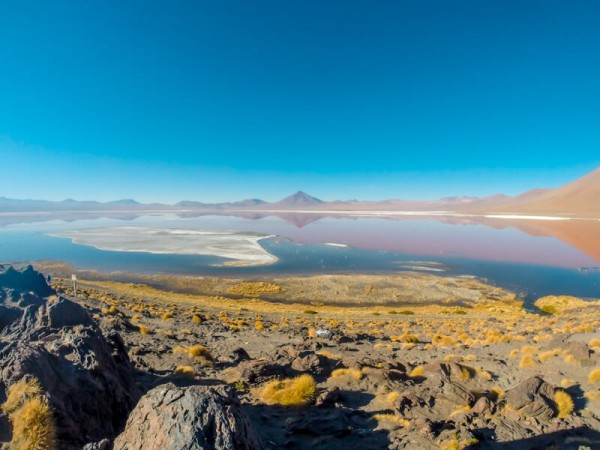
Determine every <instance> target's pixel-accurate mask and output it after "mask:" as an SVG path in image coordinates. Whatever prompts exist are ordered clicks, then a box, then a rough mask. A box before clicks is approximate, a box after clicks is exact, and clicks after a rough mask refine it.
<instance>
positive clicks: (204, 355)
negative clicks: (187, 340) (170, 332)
mask: <svg viewBox="0 0 600 450" xmlns="http://www.w3.org/2000/svg"><path fill="white" fill-rule="evenodd" d="M173 353H183V354H186V355H187V356H188V357H190V358H192V359H195V360H196V361H197V362H199V363H201V364H203V365H205V366H210V365H212V364H213V363H214V358H213V357H212V355H211V354H210V351H209V350H208V349H207V348H206V347H205V346H204V345H200V344H197V345H193V346H191V347H175V348H174V349H173Z"/></svg>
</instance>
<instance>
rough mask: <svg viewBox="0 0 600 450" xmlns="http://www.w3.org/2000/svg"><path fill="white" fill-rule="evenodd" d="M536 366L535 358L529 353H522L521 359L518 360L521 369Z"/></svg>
mask: <svg viewBox="0 0 600 450" xmlns="http://www.w3.org/2000/svg"><path fill="white" fill-rule="evenodd" d="M535 366H536V362H535V359H533V356H531V355H530V354H529V353H527V354H525V355H523V357H522V358H521V361H519V367H520V368H521V369H533V368H535Z"/></svg>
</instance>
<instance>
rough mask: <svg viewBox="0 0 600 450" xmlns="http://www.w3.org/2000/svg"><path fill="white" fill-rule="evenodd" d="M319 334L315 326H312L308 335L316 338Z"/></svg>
mask: <svg viewBox="0 0 600 450" xmlns="http://www.w3.org/2000/svg"><path fill="white" fill-rule="evenodd" d="M316 335H317V330H316V329H315V327H310V328H309V329H308V337H311V338H314V337H315V336H316Z"/></svg>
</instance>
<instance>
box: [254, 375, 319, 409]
mask: <svg viewBox="0 0 600 450" xmlns="http://www.w3.org/2000/svg"><path fill="white" fill-rule="evenodd" d="M316 388H317V383H316V382H315V380H314V378H313V377H311V376H310V375H307V374H304V375H300V376H299V377H296V378H291V379H287V380H276V381H270V382H268V383H266V384H265V385H264V386H263V387H262V389H261V390H260V393H259V397H260V399H261V400H262V401H263V402H265V403H266V404H267V405H284V406H301V405H306V404H308V403H310V402H311V401H312V400H313V398H314V396H315V391H316Z"/></svg>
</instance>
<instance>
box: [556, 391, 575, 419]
mask: <svg viewBox="0 0 600 450" xmlns="http://www.w3.org/2000/svg"><path fill="white" fill-rule="evenodd" d="M554 403H556V410H557V411H558V417H559V418H561V419H564V418H565V417H568V416H569V415H570V414H571V413H572V412H573V409H574V408H575V404H574V403H573V399H572V398H571V396H570V395H569V394H568V393H567V392H566V391H563V390H561V389H559V390H557V391H556V392H555V393H554Z"/></svg>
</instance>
